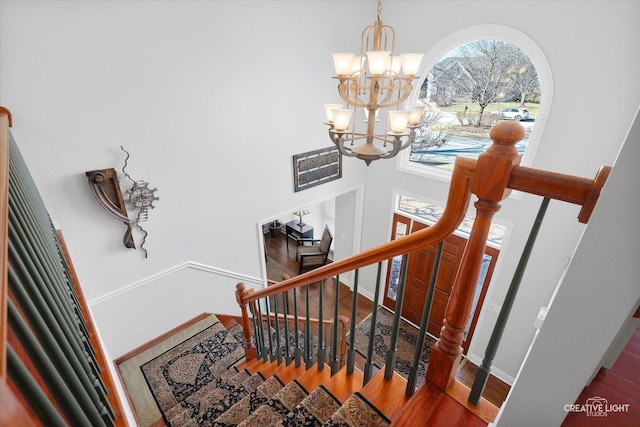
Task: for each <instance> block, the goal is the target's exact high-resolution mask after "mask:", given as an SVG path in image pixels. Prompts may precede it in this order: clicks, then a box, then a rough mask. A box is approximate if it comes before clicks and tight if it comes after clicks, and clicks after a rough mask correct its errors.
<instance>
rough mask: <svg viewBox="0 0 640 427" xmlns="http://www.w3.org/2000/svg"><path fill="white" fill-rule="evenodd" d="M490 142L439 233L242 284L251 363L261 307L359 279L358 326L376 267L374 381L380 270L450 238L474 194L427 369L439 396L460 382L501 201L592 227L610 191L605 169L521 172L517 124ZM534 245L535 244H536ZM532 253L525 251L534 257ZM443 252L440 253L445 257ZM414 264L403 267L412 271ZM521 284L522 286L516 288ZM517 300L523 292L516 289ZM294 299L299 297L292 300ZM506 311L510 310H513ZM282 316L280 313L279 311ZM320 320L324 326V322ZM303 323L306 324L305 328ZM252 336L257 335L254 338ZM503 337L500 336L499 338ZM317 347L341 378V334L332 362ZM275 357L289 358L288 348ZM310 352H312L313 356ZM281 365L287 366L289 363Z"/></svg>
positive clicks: (462, 174) (504, 126) (456, 173)
mask: <svg viewBox="0 0 640 427" xmlns="http://www.w3.org/2000/svg"><path fill="white" fill-rule="evenodd" d="M490 135H491V138H492V140H493V144H492V145H491V146H489V147H488V148H487V149H486V151H485V152H484V153H483V154H481V155H480V156H479V158H478V159H477V160H473V159H468V158H463V157H458V158H457V159H456V162H455V165H454V169H453V173H452V177H451V184H450V189H449V196H448V200H447V204H446V207H445V210H444V212H443V215H442V217H441V218H440V219H439V221H437V222H436V223H435V224H434V225H433V226H431V227H428V228H425V229H423V230H420V231H417V232H414V233H411V234H409V235H407V236H404V237H401V238H398V239H396V240H392V241H390V242H388V243H385V244H383V245H380V246H378V247H375V248H372V249H369V250H366V251H364V252H361V253H359V254H356V255H353V256H350V257H348V258H345V259H342V260H339V261H336V262H333V263H331V264H327V265H325V266H322V267H319V268H317V269H315V270H312V271H309V272H307V273H304V274H301V275H299V276H295V277H292V278H289V279H287V280H284V281H282V282H280V283H277V284H273V285H271V286H269V287H268V288H264V289H260V290H257V291H255V290H253V289H246V287H245V286H244V284H242V283H240V284H238V286H237V291H236V299H237V301H238V303H239V305H240V308H241V311H242V319H243V320H242V323H243V325H242V326H243V329H244V337H245V346H244V347H245V355H246V357H247V359H253V358H255V357H256V356H257V355H261V354H264V351H265V350H264V346H265V343H264V341H263V338H262V336H263V332H261V331H260V324H262V323H264V322H260V321H259V320H256V319H261V318H262V314H261V311H260V310H262V309H263V307H267V311H268V310H271V309H272V308H269V307H272V305H273V303H272V302H270V300H273V301H286V300H287V295H288V294H289V293H294V294H295V293H296V292H297V291H298V290H299V289H301V288H304V287H306V286H309V285H310V284H314V283H324V282H325V281H328V280H333V282H334V283H336V284H338V283H339V280H340V279H339V277H340V275H344V274H347V273H353V277H354V278H355V280H354V283H353V289H352V290H353V299H352V315H351V319H355V310H356V306H357V298H358V286H359V284H358V272H359V269H362V268H364V267H367V266H371V265H377V269H378V275H377V281H376V284H375V290H374V301H373V313H372V316H374V318H373V319H372V321H371V325H372V330H371V333H370V337H371V340H370V342H369V346H368V349H367V352H366V353H367V356H366V362H365V364H364V382H365V383H366V382H367V381H368V380H369V379H370V378H371V368H372V360H371V353H372V348H373V345H374V343H373V336H374V330H373V328H374V327H375V325H376V321H375V314H376V308H377V306H378V296H379V295H380V290H381V287H382V284H381V269H382V265H383V263H384V262H387V261H388V260H390V259H392V258H393V257H396V256H403V257H407V256H410V254H411V252H412V251H415V250H416V249H419V248H421V247H424V246H428V245H439V246H441V245H442V242H443V241H444V240H445V239H446V238H447V237H448V236H449V235H451V234H452V233H453V232H454V231H455V230H456V228H457V227H458V225H459V224H460V223H461V221H462V220H463V219H464V216H465V214H466V213H467V209H468V207H469V204H470V203H471V196H472V195H475V196H476V198H477V199H476V200H475V202H474V206H475V209H476V214H475V220H474V223H473V227H472V230H471V233H470V236H469V239H468V242H467V246H466V249H465V251H464V254H463V256H462V259H461V262H460V264H459V269H458V271H457V273H456V276H455V280H454V284H453V289H452V293H451V296H450V298H449V302H448V305H447V308H446V310H445V316H444V319H443V325H444V326H443V327H442V330H441V332H440V336H439V338H438V340H437V342H436V344H435V345H434V346H433V348H432V353H431V358H430V361H429V363H428V367H427V373H426V381H425V384H429V385H435V386H436V387H438V388H439V389H441V390H446V389H447V387H448V386H449V385H451V383H452V382H453V381H454V378H455V374H456V372H457V369H458V365H459V362H460V358H461V355H462V354H461V353H462V346H461V345H462V342H463V340H464V332H465V328H466V323H467V319H468V318H469V315H470V312H471V309H472V304H473V296H474V292H475V284H476V283H477V280H478V276H479V274H480V267H481V264H482V257H483V254H484V250H485V245H486V241H487V236H488V233H489V229H490V226H491V221H492V218H493V216H494V214H495V213H496V212H497V211H498V210H499V209H500V202H501V201H502V200H504V199H505V198H506V197H508V195H509V194H510V192H511V191H512V190H518V191H522V192H526V193H531V194H535V195H539V196H541V197H543V198H544V199H545V202H544V203H545V204H546V203H548V200H550V199H555V200H560V201H564V202H568V203H573V204H577V205H580V206H582V209H581V211H580V213H579V216H578V220H579V221H580V222H583V223H586V222H587V221H588V219H589V216H590V215H591V212H592V210H593V208H594V206H595V204H596V202H597V199H598V196H599V194H600V190H601V188H602V186H603V185H604V183H605V181H606V178H607V176H608V173H609V170H610V168H609V167H602V168H601V169H600V171H599V172H598V174H597V175H596V177H595V179H587V178H579V177H574V176H568V175H563V174H558V173H554V172H547V171H542V170H537V169H532V168H527V167H522V166H519V161H520V155H519V154H518V152H517V150H516V149H515V144H516V143H517V142H518V141H520V140H521V139H522V137H523V136H524V128H523V127H522V126H521V125H520V124H518V123H515V122H510V121H503V122H500V123H498V124H497V125H495V126H494V127H493V128H492V130H491V133H490ZM531 244H532V242H531ZM530 246H531V245H528V248H525V254H524V255H526V251H527V250H530ZM440 251H441V249H439V253H440ZM523 259H524V262H523V263H521V266H519V271H520V273H518V274H521V271H523V269H524V268H525V267H526V257H523ZM435 262H436V265H435V266H434V269H433V274H432V277H431V283H430V287H429V291H428V293H427V297H426V299H425V303H424V311H423V314H422V321H421V325H420V331H419V333H418V336H419V337H420V339H424V337H425V335H426V324H427V320H428V319H429V316H430V308H431V300H432V297H433V292H434V289H435V281H436V279H437V270H438V269H437V267H438V265H437V263H438V262H439V256H437V257H436V261H435ZM407 264H408V263H407V262H403V263H402V265H403V266H406V265H407ZM405 274H406V272H404V271H403V272H402V273H401V278H400V283H399V286H398V294H397V297H396V308H395V318H394V324H393V328H392V333H391V338H390V343H389V352H388V354H387V357H386V362H385V378H387V379H390V378H391V376H392V374H393V366H394V363H395V360H396V356H397V355H396V343H397V338H398V331H399V327H400V319H401V316H400V313H401V312H402V305H403V299H404V276H405ZM516 282H517V281H516ZM512 288H515V289H514V290H513V291H512V294H513V293H514V292H515V291H516V290H517V286H512ZM320 289H322V286H320ZM337 295H338V289H336V292H335V301H334V302H333V303H331V302H330V301H329V302H324V301H323V299H322V295H320V297H321V298H320V306H321V307H320V313H322V306H323V305H324V304H327V303H328V304H333V306H331V309H332V310H333V311H334V313H335V314H334V319H335V318H337V317H338V316H337V313H338V308H337V304H338V296H337ZM295 299H296V298H295V297H294V300H295ZM507 305H508V304H507ZM276 311H277V308H276ZM307 312H308V311H307ZM508 315H509V313H508V310H506V312H505V313H502V314H501V318H500V322H499V324H497V325H496V329H499V330H501V329H503V328H504V324H505V323H506V321H507V319H508ZM296 316H297V315H296V314H294V320H293V324H295V325H298V324H299V321H300V319H298V318H297V317H296ZM320 320H322V319H320ZM303 323H305V322H303ZM354 328H355V325H354V322H351V323H350V333H349V337H348V339H347V372H349V373H352V372H353V370H354V359H355V357H354V352H355V343H354V337H355V333H354V330H355V329H354ZM254 331H258V332H257V333H254ZM308 332H309V328H308V327H305V328H303V330H302V333H303V336H304V337H305V338H304V340H307V339H308V338H307V337H306V335H304V334H306V333H308ZM499 332H500V331H499ZM319 335H320V337H319V342H318V345H317V348H316V349H315V352H316V353H315V355H313V356H314V357H313V362H315V363H317V364H318V368H319V369H322V367H323V366H324V364H325V363H328V364H329V366H331V368H332V374H333V373H335V371H336V370H337V367H338V366H339V364H338V361H337V356H336V352H335V351H334V349H335V347H336V343H337V342H338V338H339V328H338V327H337V326H335V327H333V328H332V332H331V337H330V338H329V341H330V343H329V344H330V345H329V348H330V349H331V351H330V356H329V360H328V361H327V360H326V354H325V353H326V344H327V343H326V342H325V341H323V339H324V338H323V334H322V331H321V333H320V334H319ZM494 335H495V336H496V338H495V339H494V340H492V341H493V342H492V343H491V348H489V349H488V356H487V357H486V358H485V361H486V363H484V364H483V366H482V371H484V373H485V374H487V375H488V372H489V370H490V365H491V360H492V359H493V356H494V355H495V351H496V349H497V344H498V342H499V336H500V333H498V334H494ZM296 336H297V332H296ZM421 348H422V342H418V343H417V345H416V352H415V355H414V358H413V361H412V365H411V370H410V375H409V379H408V382H407V389H406V393H407V394H408V395H411V394H412V393H414V391H415V384H416V375H417V372H418V363H419V357H420V350H421ZM276 351H277V352H280V351H285V350H282V349H278V350H276ZM305 351H308V348H307V350H305ZM305 357H306V359H305V361H306V362H307V363H310V362H311V359H310V358H309V354H308V353H305ZM283 360H285V361H286V360H288V359H287V358H283ZM477 382H478V384H479V386H478V387H479V388H480V390H477V389H476V390H474V393H475V396H473V397H472V398H471V399H470V401H471V403H472V404H477V399H478V396H479V395H480V394H481V393H482V387H484V381H483V380H482V379H480V380H478V381H477Z"/></svg>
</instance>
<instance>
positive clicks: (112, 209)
mask: <svg viewBox="0 0 640 427" xmlns="http://www.w3.org/2000/svg"><path fill="white" fill-rule="evenodd" d="M120 148H121V149H122V151H124V152H125V153H126V154H127V157H126V158H125V161H124V165H123V166H122V173H123V174H124V175H125V176H126V178H127V179H128V180H129V181H131V182H132V185H131V187H129V188H125V196H126V197H123V196H122V192H121V191H120V182H119V180H118V175H117V174H116V171H115V170H114V169H113V168H110V169H99V170H93V171H88V172H86V175H87V177H88V178H89V187H90V188H91V192H92V193H93V195H94V196H95V197H96V200H97V201H98V203H99V204H100V206H102V207H103V208H104V209H105V210H106V211H107V212H109V213H110V214H111V215H113V216H114V217H115V218H116V219H118V220H120V221H122V222H123V223H124V224H125V225H126V227H127V231H126V233H125V235H124V238H123V243H124V246H125V247H127V248H130V249H135V247H136V245H135V243H134V240H133V230H132V228H133V227H137V228H138V229H140V231H141V232H142V241H141V243H140V249H142V250H143V251H144V257H145V258H147V250H146V249H145V248H144V243H145V241H146V239H147V235H148V233H147V231H146V230H145V229H144V228H142V226H141V225H140V223H141V222H145V221H147V220H148V219H149V210H150V209H153V208H154V207H155V206H154V205H153V202H154V201H156V200H160V199H159V198H158V197H156V195H155V192H156V191H158V190H157V189H156V188H153V189H152V188H149V183H148V182H146V181H143V180H137V181H136V180H134V179H132V178H131V176H129V174H128V173H127V172H126V171H125V168H126V167H127V161H128V160H129V152H128V151H127V150H125V149H124V148H123V147H122V146H120ZM126 205H129V208H130V209H131V211H132V212H131V216H132V218H130V217H129V214H128V213H127V207H126Z"/></svg>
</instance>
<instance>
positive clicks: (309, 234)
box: [285, 219, 313, 248]
mask: <svg viewBox="0 0 640 427" xmlns="http://www.w3.org/2000/svg"><path fill="white" fill-rule="evenodd" d="M285 227H286V230H285V231H286V233H287V248H288V247H289V237H293V238H294V239H313V227H312V226H310V225H309V224H304V225H302V226H299V225H298V220H296V219H294V220H293V221H289V222H288V223H286V224H285Z"/></svg>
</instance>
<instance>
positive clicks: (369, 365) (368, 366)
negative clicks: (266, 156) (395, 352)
mask: <svg viewBox="0 0 640 427" xmlns="http://www.w3.org/2000/svg"><path fill="white" fill-rule="evenodd" d="M381 273H382V262H379V263H378V275H377V277H376V290H375V293H374V294H373V312H371V327H370V329H369V344H367V360H366V361H365V362H364V380H363V382H362V383H363V385H364V384H367V383H368V382H369V380H370V379H371V377H372V376H373V348H374V346H375V336H376V322H377V318H378V304H379V302H378V301H379V299H380V297H379V295H380V277H381Z"/></svg>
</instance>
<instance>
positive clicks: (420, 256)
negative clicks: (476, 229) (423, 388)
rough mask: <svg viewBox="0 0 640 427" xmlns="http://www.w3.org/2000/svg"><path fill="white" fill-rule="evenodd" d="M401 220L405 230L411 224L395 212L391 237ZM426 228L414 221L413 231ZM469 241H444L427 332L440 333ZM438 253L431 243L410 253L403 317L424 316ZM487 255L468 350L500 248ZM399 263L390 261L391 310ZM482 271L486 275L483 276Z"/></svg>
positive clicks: (489, 250) (386, 302)
mask: <svg viewBox="0 0 640 427" xmlns="http://www.w3.org/2000/svg"><path fill="white" fill-rule="evenodd" d="M398 223H401V224H402V227H401V228H402V229H403V230H407V229H408V225H407V224H408V223H409V224H410V223H411V220H410V219H409V218H406V217H404V216H402V215H399V214H395V215H394V234H393V235H392V239H393V238H394V237H395V236H396V234H397V233H396V230H397V228H398V227H397V224H398ZM425 227H428V225H425V224H422V223H420V222H417V221H413V224H412V228H411V232H414V231H418V230H421V229H423V228H425ZM466 244H467V240H466V239H465V238H463V237H460V236H456V235H452V236H449V237H448V238H447V239H446V240H445V242H444V246H443V250H442V258H441V259H440V267H439V270H438V278H437V280H436V289H435V291H434V297H433V303H432V307H431V313H430V316H429V322H428V325H427V331H428V332H429V333H430V334H432V335H435V336H438V335H439V334H440V329H441V328H442V320H443V319H444V315H445V309H446V307H447V303H448V300H449V296H450V294H451V288H452V286H453V282H454V279H455V275H456V271H457V270H458V266H459V264H460V261H461V259H462V254H463V253H464V248H465V246H466ZM436 252H437V245H429V246H425V247H424V248H420V249H418V250H416V251H414V252H411V253H410V254H409V259H408V265H407V281H406V285H405V298H404V302H403V307H402V316H403V317H404V318H406V319H407V320H408V321H410V322H412V323H414V324H416V325H419V324H420V320H421V318H422V311H423V308H424V304H425V301H426V297H427V292H428V288H429V281H430V280H431V274H432V271H433V264H434V261H435V257H436ZM485 254H486V255H485V260H484V262H483V268H482V271H481V277H480V278H479V284H478V291H477V292H476V296H475V299H474V305H473V312H472V315H471V318H470V319H469V324H468V331H467V336H466V339H465V342H464V343H463V349H464V351H465V352H466V350H467V348H468V345H469V342H470V341H471V337H472V335H473V332H474V329H475V324H476V322H477V320H478V315H479V310H475V308H476V307H481V306H482V303H483V301H484V296H485V294H486V291H487V287H488V285H489V282H490V280H491V275H492V273H493V269H494V267H495V263H496V260H497V258H498V254H499V251H498V250H497V249H495V248H491V247H487V248H486V250H485ZM400 264H401V259H398V260H395V262H390V263H389V268H388V273H387V289H386V292H385V299H384V305H385V306H387V307H389V308H391V309H392V310H394V309H395V291H394V292H391V290H390V289H395V288H397V279H398V276H399V271H400ZM392 270H393V271H392ZM483 273H484V276H482V274H483ZM391 280H395V282H396V283H395V285H392V286H391V287H390V285H389V283H390V281H391ZM391 294H393V298H390V295H391Z"/></svg>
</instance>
